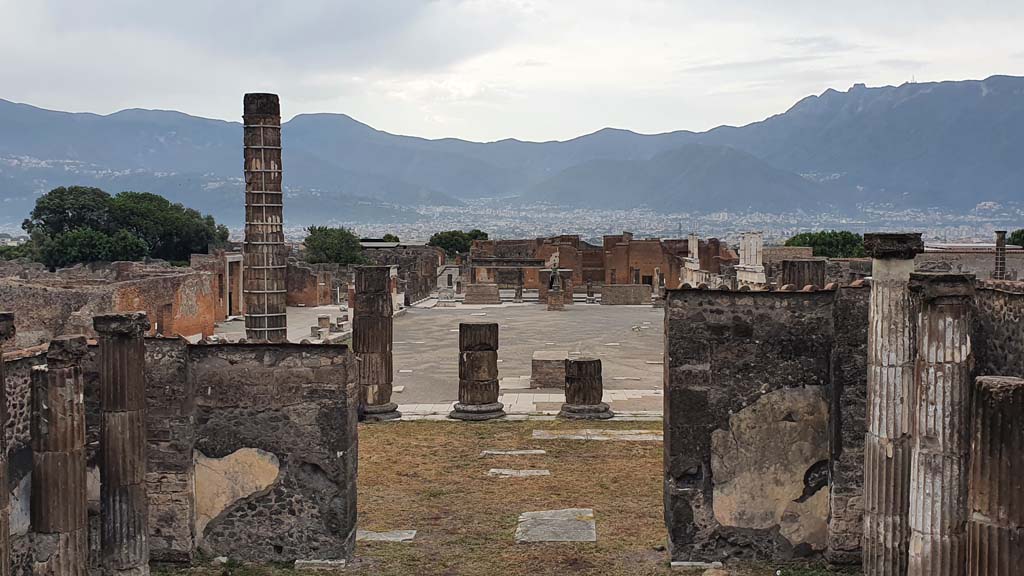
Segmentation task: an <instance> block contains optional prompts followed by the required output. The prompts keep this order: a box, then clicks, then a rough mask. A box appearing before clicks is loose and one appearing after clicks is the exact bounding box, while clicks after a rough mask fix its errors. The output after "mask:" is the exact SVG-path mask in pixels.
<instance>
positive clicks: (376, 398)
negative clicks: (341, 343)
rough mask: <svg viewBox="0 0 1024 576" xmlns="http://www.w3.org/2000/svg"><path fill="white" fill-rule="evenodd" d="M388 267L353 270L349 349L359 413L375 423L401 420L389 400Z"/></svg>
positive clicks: (390, 313) (391, 376)
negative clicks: (352, 356) (355, 368)
mask: <svg viewBox="0 0 1024 576" xmlns="http://www.w3.org/2000/svg"><path fill="white" fill-rule="evenodd" d="M390 283H391V267H389V266H359V267H357V268H356V271H355V310H353V317H352V350H353V351H354V352H355V353H356V363H357V364H358V372H357V377H356V378H357V381H358V383H359V390H360V394H361V396H360V398H361V401H360V403H361V405H362V407H363V409H362V413H363V418H364V420H367V421H371V422H375V421H382V420H394V419H396V418H401V417H402V414H401V413H400V412H399V411H398V405H397V404H395V403H394V402H392V401H391V387H392V382H394V373H393V371H392V364H391V350H392V330H393V328H392V323H393V316H394V308H393V307H392V304H391V290H390V286H391V284H390Z"/></svg>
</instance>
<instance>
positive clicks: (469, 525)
mask: <svg viewBox="0 0 1024 576" xmlns="http://www.w3.org/2000/svg"><path fill="white" fill-rule="evenodd" d="M588 426H589V427H601V428H619V429H641V428H642V429H652V430H660V427H661V424H660V423H637V422H627V423H601V424H596V425H595V424H590V425H588V424H580V423H565V422H536V421H534V422H489V423H483V424H465V423H447V422H401V423H388V424H383V425H382V424H376V425H362V426H360V429H359V435H360V437H359V444H360V446H359V527H360V529H363V530H374V531H385V530H399V529H415V530H417V531H418V532H417V534H416V539H415V541H413V542H411V543H404V544H399V543H364V542H360V543H359V544H358V547H357V549H356V556H357V558H358V560H357V561H356V562H355V564H354V565H352V566H350V567H349V568H347V569H346V570H345V571H344V573H345V574H351V575H359V576H363V575H367V576H368V575H371V574H372V575H374V576H377V575H381V576H384V575H388V576H390V575H396V576H397V575H403V576H404V575H411V574H414V575H417V576H427V575H445V576H449V575H451V576H454V575H463V574H465V575H473V576H479V575H492V574H493V575H499V574H500V575H508V576H520V575H522V576H527V575H529V576H542V575H547V574H552V575H554V574H558V575H565V574H587V575H595V576H602V575H608V576H610V575H631V576H632V575H638V576H644V575H667V574H674V575H680V574H686V572H683V571H680V570H675V571H673V570H671V569H670V568H669V567H668V554H667V552H665V549H664V545H665V539H666V531H665V528H664V521H663V518H662V464H661V462H662V444H661V443H660V442H596V441H574V440H566V441H555V440H533V439H532V438H531V433H532V431H533V430H534V429H571V428H584V427H588ZM525 448H540V449H544V450H547V454H546V455H542V456H523V457H507V456H496V457H487V458H481V457H480V451H481V450H484V449H525ZM490 468H514V469H524V468H546V469H548V470H550V471H551V476H548V477H533V478H508V479H498V478H491V477H488V476H487V475H486V474H487V470H489V469H490ZM556 508H593V509H594V512H595V516H596V519H597V534H598V541H597V542H596V543H550V544H516V543H515V540H514V538H513V534H514V532H515V526H516V520H517V517H518V515H519V513H520V512H526V511H536V510H548V509H556ZM776 569H778V568H777V567H768V566H746V567H731V568H730V573H731V574H743V575H750V576H754V575H758V576H759V575H768V574H772V575H774V574H775V573H776ZM198 571H200V572H213V570H211V569H201V570H198ZM281 571H289V572H290V570H285V569H275V568H271V567H252V568H249V567H238V566H231V567H228V568H226V569H220V570H217V572H228V573H232V574H235V575H236V576H255V575H257V574H270V573H273V572H281ZM700 573H701V572H700V571H697V572H693V574H700ZM782 573H783V574H792V575H794V576H795V575H801V576H811V575H812V574H825V572H824V571H821V570H819V569H816V568H813V567H791V568H783V572H782Z"/></svg>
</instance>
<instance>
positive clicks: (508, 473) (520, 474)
mask: <svg viewBox="0 0 1024 576" xmlns="http://www.w3.org/2000/svg"><path fill="white" fill-rule="evenodd" d="M487 475H488V476H494V477H497V478H532V477H535V476H551V471H550V470H513V469H511V468H491V469H490V470H488V471H487Z"/></svg>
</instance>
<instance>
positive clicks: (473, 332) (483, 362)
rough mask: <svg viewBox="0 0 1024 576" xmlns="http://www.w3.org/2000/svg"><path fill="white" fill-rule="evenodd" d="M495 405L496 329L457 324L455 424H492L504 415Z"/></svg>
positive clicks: (484, 324) (483, 324)
mask: <svg viewBox="0 0 1024 576" xmlns="http://www.w3.org/2000/svg"><path fill="white" fill-rule="evenodd" d="M504 408H505V407H504V405H502V404H501V402H498V325H497V324H495V323H462V324H459V401H458V402H456V403H455V409H454V410H452V411H451V413H450V414H448V417H449V418H455V419H456V420H492V419H494V418H501V417H502V416H504V415H505V410H504Z"/></svg>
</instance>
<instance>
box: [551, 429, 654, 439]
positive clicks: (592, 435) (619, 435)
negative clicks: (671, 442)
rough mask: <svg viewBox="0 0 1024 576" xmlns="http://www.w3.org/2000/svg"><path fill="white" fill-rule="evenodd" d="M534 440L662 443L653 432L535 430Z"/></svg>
mask: <svg viewBox="0 0 1024 576" xmlns="http://www.w3.org/2000/svg"><path fill="white" fill-rule="evenodd" d="M532 438H533V439H534V440H613V441H621V442H661V440H662V436H661V434H660V433H658V432H656V431H653V430H602V429H593V428H584V429H581V430H571V431H568V430H566V431H563V430H534V431H533V435H532Z"/></svg>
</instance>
